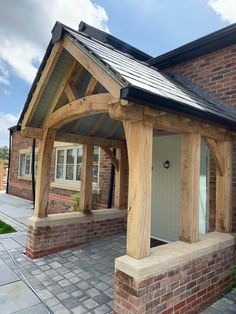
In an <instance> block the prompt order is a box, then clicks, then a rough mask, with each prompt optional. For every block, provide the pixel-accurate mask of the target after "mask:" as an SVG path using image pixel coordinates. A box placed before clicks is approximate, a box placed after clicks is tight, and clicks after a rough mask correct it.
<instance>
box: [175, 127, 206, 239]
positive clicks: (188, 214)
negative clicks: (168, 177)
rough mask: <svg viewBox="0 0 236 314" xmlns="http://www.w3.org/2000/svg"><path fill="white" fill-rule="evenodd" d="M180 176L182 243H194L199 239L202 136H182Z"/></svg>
mask: <svg viewBox="0 0 236 314" xmlns="http://www.w3.org/2000/svg"><path fill="white" fill-rule="evenodd" d="M181 142H182V143H181V175H180V231H179V237H180V240H181V241H185V242H189V243H193V242H197V241H198V237H199V184H200V183H199V176H200V148H201V135H200V134H191V133H189V134H182V141H181Z"/></svg>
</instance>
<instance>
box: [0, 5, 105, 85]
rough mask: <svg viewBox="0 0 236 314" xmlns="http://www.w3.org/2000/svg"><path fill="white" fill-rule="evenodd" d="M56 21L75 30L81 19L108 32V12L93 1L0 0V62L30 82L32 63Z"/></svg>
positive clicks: (33, 67) (43, 49)
mask: <svg viewBox="0 0 236 314" xmlns="http://www.w3.org/2000/svg"><path fill="white" fill-rule="evenodd" d="M56 20H58V21H60V22H62V23H64V24H66V25H68V26H70V27H73V28H75V29H77V28H78V24H79V22H80V21H81V20H84V21H85V22H87V23H88V24H91V25H93V26H95V27H98V28H100V29H103V30H105V31H108V27H107V21H108V16H107V13H106V11H105V9H104V8H103V7H101V6H99V5H96V4H95V3H93V0H70V1H65V0H50V1H48V0H21V1H9V0H1V10H0V40H1V45H0V62H1V60H2V61H4V62H5V63H7V64H8V65H9V66H10V69H11V70H12V71H14V73H15V74H16V75H18V76H19V77H21V78H22V79H23V80H25V81H27V82H29V83H31V82H32V80H33V79H34V77H35V74H36V71H37V69H36V67H35V65H34V64H35V63H38V62H40V61H41V59H42V57H43V54H44V52H45V50H46V46H47V44H48V42H49V40H50V36H51V33H50V32H51V29H52V27H53V25H54V24H55V22H56ZM0 75H1V74H0ZM6 82H7V81H5V80H2V81H0V84H5V83H6ZM5 85H6V84H5Z"/></svg>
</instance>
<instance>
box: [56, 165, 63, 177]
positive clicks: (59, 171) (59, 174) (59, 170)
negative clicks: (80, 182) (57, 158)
mask: <svg viewBox="0 0 236 314" xmlns="http://www.w3.org/2000/svg"><path fill="white" fill-rule="evenodd" d="M63 170H64V165H57V170H56V178H57V179H63Z"/></svg>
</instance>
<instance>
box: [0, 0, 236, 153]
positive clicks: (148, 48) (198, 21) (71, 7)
mask: <svg viewBox="0 0 236 314" xmlns="http://www.w3.org/2000/svg"><path fill="white" fill-rule="evenodd" d="M56 20H58V21H60V22H62V23H64V24H66V25H68V26H70V27H72V28H75V29H77V28H78V24H79V22H80V21H81V20H83V21H85V22H86V23H88V24H90V25H92V26H95V27H98V28H100V29H102V30H104V31H107V32H110V33H111V34H112V35H114V36H116V37H118V38H120V39H122V40H124V41H126V42H128V43H129V44H131V45H133V46H135V47H137V48H139V49H141V50H143V51H144V52H146V53H148V54H150V55H151V56H158V55H160V54H162V53H165V52H167V51H170V50H172V49H175V48H177V47H179V46H181V45H183V44H185V43H187V42H190V41H192V40H194V39H197V38H200V37H202V36H204V35H207V34H209V33H211V32H213V31H216V30H218V29H221V28H223V27H225V26H227V25H230V24H232V23H235V22H236V0H145V1H143V0H125V1H119V0H70V1H67V0H0V42H1V45H0V147H1V146H3V145H8V136H9V135H8V133H9V132H8V128H9V127H10V126H14V125H16V124H17V121H18V118H19V115H20V113H21V111H22V109H23V106H24V103H25V101H26V97H27V94H28V92H29V89H30V87H31V84H32V82H33V79H34V77H35V75H36V71H37V68H38V66H39V64H40V62H41V60H42V57H43V55H44V53H45V51H46V47H47V45H48V43H49V41H50V38H51V30H52V28H53V25H54V24H55V22H56Z"/></svg>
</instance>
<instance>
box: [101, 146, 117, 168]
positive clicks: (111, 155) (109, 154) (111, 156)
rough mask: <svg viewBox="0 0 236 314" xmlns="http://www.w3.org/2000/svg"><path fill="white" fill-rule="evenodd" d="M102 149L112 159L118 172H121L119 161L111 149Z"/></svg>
mask: <svg viewBox="0 0 236 314" xmlns="http://www.w3.org/2000/svg"><path fill="white" fill-rule="evenodd" d="M101 149H102V150H103V151H104V152H105V153H106V154H107V156H108V157H109V158H110V159H111V162H112V163H113V165H114V167H115V169H116V171H119V160H118V159H117V158H116V156H115V155H114V154H113V152H112V151H111V150H110V148H109V147H101Z"/></svg>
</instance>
